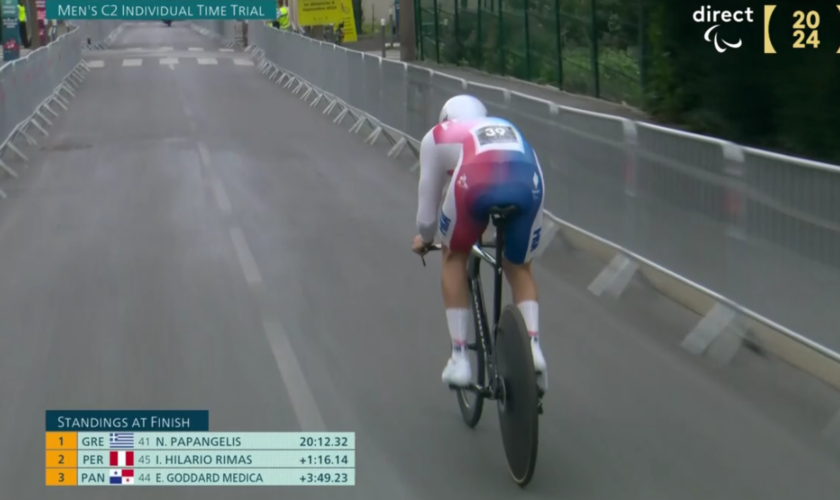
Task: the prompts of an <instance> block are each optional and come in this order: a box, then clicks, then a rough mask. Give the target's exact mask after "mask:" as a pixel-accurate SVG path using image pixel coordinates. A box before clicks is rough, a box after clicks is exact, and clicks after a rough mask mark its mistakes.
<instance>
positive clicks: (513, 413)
mask: <svg viewBox="0 0 840 500" xmlns="http://www.w3.org/2000/svg"><path fill="white" fill-rule="evenodd" d="M495 353H496V367H497V371H498V376H499V379H500V384H499V385H500V394H499V400H498V408H499V427H501V431H502V442H503V443H504V447H505V456H506V457H507V462H508V467H509V468H510V474H511V476H513V480H514V481H516V484H518V485H519V486H521V487H524V486H525V485H527V484H528V483H529V482H531V478H532V477H533V476H534V470H535V469H536V466H537V444H538V441H539V396H538V394H537V376H536V373H535V372H534V358H533V355H532V354H531V340H530V338H529V336H528V328H527V327H526V325H525V319H524V318H522V313H521V312H519V309H518V308H517V307H516V306H513V305H507V306H505V308H504V309H503V310H502V314H501V317H500V318H499V326H498V332H497V336H496V350H495Z"/></svg>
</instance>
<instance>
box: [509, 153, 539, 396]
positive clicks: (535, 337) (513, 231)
mask: <svg viewBox="0 0 840 500" xmlns="http://www.w3.org/2000/svg"><path fill="white" fill-rule="evenodd" d="M510 168H511V172H510V177H511V178H512V179H520V181H521V184H520V185H522V186H523V190H522V191H521V199H520V200H518V203H517V205H518V207H519V209H520V212H519V213H518V215H517V216H515V217H513V218H512V219H511V220H510V221H509V222H508V225H507V228H506V230H505V260H504V262H503V263H502V267H503V269H504V272H505V276H506V277H507V279H508V283H510V288H511V293H512V295H513V301H514V303H515V304H516V306H517V307H518V308H519V311H520V312H521V313H522V317H523V319H524V320H525V325H526V327H527V328H528V334H529V335H530V337H531V340H532V342H531V351H532V354H533V357H534V369H535V370H536V371H537V382H538V383H539V385H540V387H542V389H543V390H545V389H546V388H547V386H548V376H547V367H546V362H545V357H544V356H543V353H542V349H541V348H540V344H539V331H540V330H539V294H538V291H537V284H536V281H534V276H533V274H532V273H531V259H532V258H533V253H534V251H535V250H536V249H537V246H538V245H539V242H540V233H541V232H542V220H543V213H542V211H543V198H544V196H543V195H544V188H543V182H542V172H541V171H540V168H539V165H536V164H535V165H533V167H530V168H529V164H516V165H511V166H510ZM534 179H536V182H535V181H534Z"/></svg>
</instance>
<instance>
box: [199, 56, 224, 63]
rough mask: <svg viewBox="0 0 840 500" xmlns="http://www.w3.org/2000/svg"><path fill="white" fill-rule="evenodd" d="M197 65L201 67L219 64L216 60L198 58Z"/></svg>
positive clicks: (212, 58)
mask: <svg viewBox="0 0 840 500" xmlns="http://www.w3.org/2000/svg"><path fill="white" fill-rule="evenodd" d="M198 64H201V65H207V64H219V61H217V60H216V58H214V57H208V58H204V57H199V58H198Z"/></svg>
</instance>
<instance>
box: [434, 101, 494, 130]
mask: <svg viewBox="0 0 840 500" xmlns="http://www.w3.org/2000/svg"><path fill="white" fill-rule="evenodd" d="M486 117H487V108H485V107H484V104H482V103H481V101H479V100H478V99H476V98H475V97H473V96H471V95H466V94H463V95H456V96H455V97H453V98H451V99H449V100H448V101H446V104H444V105H443V109H441V110H440V121H439V122H438V123H442V122H445V121H446V120H471V119H475V118H486Z"/></svg>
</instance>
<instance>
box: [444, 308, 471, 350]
mask: <svg viewBox="0 0 840 500" xmlns="http://www.w3.org/2000/svg"><path fill="white" fill-rule="evenodd" d="M446 322H447V324H449V337H450V338H451V339H452V354H453V355H456V354H457V355H463V354H465V350H464V349H465V348H464V345H465V344H466V343H467V328H468V327H469V324H470V310H469V309H447V310H446Z"/></svg>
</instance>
